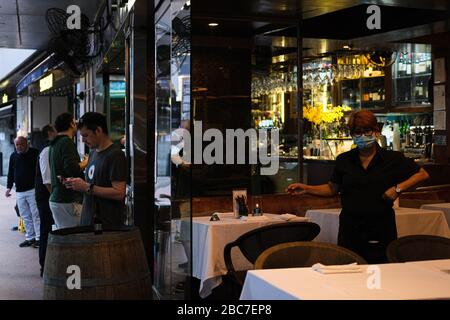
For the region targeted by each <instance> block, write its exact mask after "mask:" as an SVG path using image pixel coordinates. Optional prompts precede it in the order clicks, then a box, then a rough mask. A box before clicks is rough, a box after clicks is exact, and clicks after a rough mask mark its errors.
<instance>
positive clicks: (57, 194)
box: [49, 113, 87, 229]
mask: <svg viewBox="0 0 450 320" xmlns="http://www.w3.org/2000/svg"><path fill="white" fill-rule="evenodd" d="M55 129H56V132H57V136H56V138H55V139H53V140H52V141H51V143H50V149H49V162H50V173H51V185H52V188H51V195H50V200H49V205H50V209H51V211H52V214H53V219H54V220H55V224H56V228H57V229H62V228H70V227H75V226H78V225H79V224H80V215H81V198H82V195H81V193H79V192H76V191H74V190H71V189H68V188H66V187H65V185H64V180H65V178H66V177H80V176H82V172H83V170H84V168H86V165H87V159H84V160H83V161H81V162H80V158H79V156H78V152H77V149H76V147H75V144H74V142H73V137H74V136H75V134H76V132H77V125H76V123H75V119H74V118H73V116H72V114H70V113H63V114H60V115H59V116H58V117H57V118H56V120H55Z"/></svg>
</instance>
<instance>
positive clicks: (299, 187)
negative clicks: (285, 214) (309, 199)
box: [286, 183, 308, 195]
mask: <svg viewBox="0 0 450 320" xmlns="http://www.w3.org/2000/svg"><path fill="white" fill-rule="evenodd" d="M307 188H308V185H306V184H303V183H293V184H291V185H289V186H288V187H287V189H286V192H287V193H289V194H291V195H301V194H305V193H306V192H307Z"/></svg>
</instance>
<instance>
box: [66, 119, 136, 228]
mask: <svg viewBox="0 0 450 320" xmlns="http://www.w3.org/2000/svg"><path fill="white" fill-rule="evenodd" d="M78 128H79V130H80V134H81V136H82V138H83V142H84V143H86V144H87V145H88V146H89V148H90V150H91V152H90V154H89V163H88V165H87V169H86V177H85V180H83V179H81V178H67V179H66V180H65V185H66V187H67V188H69V189H72V190H74V191H80V192H83V193H84V200H83V210H82V214H81V225H94V220H97V221H96V223H95V224H97V223H98V221H101V224H103V227H106V228H108V227H116V226H121V225H123V224H124V218H125V216H124V209H125V191H126V181H127V172H128V166H127V161H126V158H125V154H124V153H123V151H122V150H121V149H120V148H119V147H118V146H117V145H116V144H114V143H113V142H112V141H111V138H110V137H109V136H108V127H107V124H106V117H105V116H104V115H102V114H100V113H97V112H87V113H85V114H84V115H83V116H82V117H81V119H80V120H79V121H78Z"/></svg>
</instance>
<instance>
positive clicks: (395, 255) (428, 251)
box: [386, 235, 450, 263]
mask: <svg viewBox="0 0 450 320" xmlns="http://www.w3.org/2000/svg"><path fill="white" fill-rule="evenodd" d="M386 255H387V258H388V261H389V262H392V263H394V262H407V261H422V260H438V259H450V239H448V238H444V237H438V236H431V235H412V236H406V237H401V238H398V239H397V240H394V241H392V242H391V243H390V244H389V245H388V247H387V249H386Z"/></svg>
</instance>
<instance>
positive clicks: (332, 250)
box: [255, 241, 367, 269]
mask: <svg viewBox="0 0 450 320" xmlns="http://www.w3.org/2000/svg"><path fill="white" fill-rule="evenodd" d="M354 262H356V263H358V264H367V262H366V260H364V259H363V258H362V257H360V256H359V255H357V254H356V253H354V252H353V251H350V250H348V249H346V248H343V247H340V246H337V245H335V244H331V243H324V242H304V241H296V242H290V243H282V244H278V245H276V246H273V247H271V248H269V249H267V250H265V251H264V252H263V253H262V254H261V255H260V256H259V257H258V259H257V260H256V262H255V269H276V268H295V267H311V266H312V265H314V264H316V263H322V264H324V265H340V264H349V263H354Z"/></svg>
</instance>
